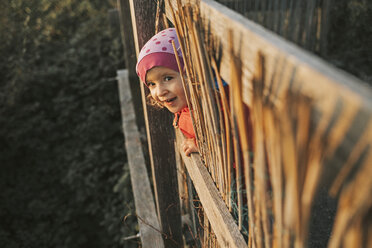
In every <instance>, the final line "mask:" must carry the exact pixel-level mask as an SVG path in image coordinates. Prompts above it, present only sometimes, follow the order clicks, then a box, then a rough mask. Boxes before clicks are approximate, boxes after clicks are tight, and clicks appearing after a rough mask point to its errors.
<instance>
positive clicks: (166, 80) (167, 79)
mask: <svg viewBox="0 0 372 248" xmlns="http://www.w3.org/2000/svg"><path fill="white" fill-rule="evenodd" d="M172 79H173V77H171V76H165V77H164V81H165V82H168V81H170V80H172Z"/></svg>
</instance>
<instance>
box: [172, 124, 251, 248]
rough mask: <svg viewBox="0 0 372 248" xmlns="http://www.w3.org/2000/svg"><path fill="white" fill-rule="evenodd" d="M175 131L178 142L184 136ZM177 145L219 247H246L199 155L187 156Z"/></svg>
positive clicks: (180, 141)
mask: <svg viewBox="0 0 372 248" xmlns="http://www.w3.org/2000/svg"><path fill="white" fill-rule="evenodd" d="M176 133H177V140H178V142H179V143H178V144H180V143H182V141H183V140H184V137H183V135H182V133H181V132H180V131H179V130H176ZM178 147H179V152H180V153H181V156H182V159H183V161H184V163H185V165H186V168H187V171H188V173H189V175H190V178H191V180H192V181H193V184H194V187H195V189H196V192H197V193H198V196H199V199H200V202H201V203H202V206H203V208H204V211H205V214H206V215H207V217H208V221H209V222H210V223H211V225H212V229H213V231H214V232H215V234H216V236H217V241H218V243H219V245H220V247H226V248H228V247H236V248H237V247H247V244H246V243H245V241H244V238H243V236H242V234H241V233H240V232H239V228H238V226H237V224H236V223H235V221H234V219H233V217H232V216H231V214H230V212H229V211H228V209H227V206H226V204H225V203H224V202H223V201H222V198H221V195H220V193H219V192H218V190H217V188H216V186H215V184H214V182H213V180H212V178H211V176H210V174H209V173H208V171H207V168H206V167H205V166H204V164H203V163H202V161H201V159H200V155H199V154H198V153H192V154H191V157H187V156H186V155H185V153H184V152H183V151H182V149H181V147H180V146H179V145H178Z"/></svg>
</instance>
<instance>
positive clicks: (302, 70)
mask: <svg viewBox="0 0 372 248" xmlns="http://www.w3.org/2000/svg"><path fill="white" fill-rule="evenodd" d="M187 2H189V1H186V0H183V1H182V3H184V4H185V3H187ZM196 2H198V1H191V3H193V4H196ZM169 4H172V6H173V9H175V10H177V9H178V8H177V4H176V1H169V2H168V1H167V2H166V14H167V17H168V18H169V19H170V20H171V21H173V20H172V19H173V18H172V10H171V7H170V6H169ZM200 14H201V18H202V20H203V25H204V28H205V30H207V32H208V33H209V34H210V35H211V36H213V37H214V38H215V39H216V40H218V41H219V42H220V48H221V51H222V59H221V64H220V68H221V69H220V72H221V76H222V77H223V78H224V79H225V81H226V82H227V83H229V82H230V81H231V79H230V65H231V56H236V57H238V58H240V60H241V62H242V63H241V64H242V72H243V75H242V82H243V87H242V91H243V101H244V102H245V103H246V104H247V105H248V106H252V79H253V75H254V71H255V70H256V68H255V66H256V60H257V56H258V54H259V53H261V54H262V55H263V57H264V60H265V63H264V72H265V74H264V78H265V85H264V87H265V92H264V94H267V95H268V97H270V98H271V99H272V101H273V102H274V103H275V105H276V107H278V108H281V106H282V104H283V102H285V98H286V95H287V92H288V91H295V92H296V93H300V94H302V95H304V96H307V97H309V98H310V99H312V103H313V104H314V113H313V116H312V124H313V125H314V126H315V127H316V126H319V125H325V126H326V127H327V132H328V133H327V136H326V138H327V143H328V144H329V146H328V147H327V149H329V151H328V153H327V154H328V155H329V156H331V154H333V153H337V154H336V155H335V156H334V157H335V158H332V160H333V161H335V162H333V161H331V164H332V165H331V166H327V167H326V168H325V169H326V170H330V173H327V172H326V171H325V172H326V173H325V174H324V175H327V176H325V177H327V178H326V179H325V180H322V181H324V182H325V181H328V182H332V177H333V176H334V175H336V174H337V173H336V172H337V170H339V169H340V168H341V167H342V165H343V161H345V160H346V158H347V156H348V155H349V154H350V152H351V150H352V148H353V147H354V146H355V144H356V143H357V141H358V139H359V138H360V136H361V135H363V131H364V128H365V127H364V126H365V124H366V123H368V122H369V121H370V120H371V119H372V89H371V88H370V87H369V86H368V85H367V84H366V83H365V82H363V81H361V80H359V79H357V78H356V77H354V76H352V75H350V74H348V73H346V72H344V71H342V70H340V69H337V68H335V67H334V66H332V65H330V64H329V63H327V62H326V61H324V60H322V59H321V58H319V57H317V56H315V55H313V54H310V53H309V52H307V51H305V50H303V49H301V48H300V47H298V46H296V45H294V44H293V43H291V42H288V41H286V40H284V39H283V38H281V37H280V36H278V35H277V34H275V33H273V32H271V31H269V30H267V29H265V28H263V27H262V26H260V25H258V24H256V23H254V22H252V21H250V20H248V19H246V18H244V17H243V16H242V15H239V14H238V13H236V12H234V11H232V10H230V9H228V8H227V7H225V6H222V5H221V4H219V3H217V2H215V1H211V0H201V1H200ZM229 32H232V37H233V39H232V41H233V47H234V54H231V52H230V50H229V43H228V42H229V41H228V39H227V36H228V34H229ZM328 117H331V118H328ZM327 118H328V119H327ZM326 120H330V121H329V122H328V123H325V121H326ZM359 126H360V128H357V127H359ZM332 166H334V167H333V168H332ZM331 174H332V176H330V175H331Z"/></svg>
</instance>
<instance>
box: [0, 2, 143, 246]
mask: <svg viewBox="0 0 372 248" xmlns="http://www.w3.org/2000/svg"><path fill="white" fill-rule="evenodd" d="M115 5H116V1H99V0H95V1H80V0H70V1H62V0H45V1H42V0H28V1H22V0H12V1H0V54H1V57H0V75H1V76H0V247H4V248H5V247H6V248H16V247H35V248H36V247H38V248H42V247H56V248H57V247H69V248H73V247H122V246H123V244H124V245H125V247H130V246H132V247H137V243H135V241H126V242H125V243H124V241H123V237H125V236H129V235H133V234H136V222H137V220H136V218H135V216H134V213H135V211H134V206H133V200H132V193H131V187H130V178H129V174H128V168H127V166H126V167H125V166H124V165H125V163H126V154H125V150H124V143H123V142H124V139H123V134H122V129H121V115H120V106H119V98H118V90H117V81H116V80H115V77H116V70H117V69H121V68H124V66H125V65H124V61H123V52H122V44H121V40H120V32H119V29H118V27H115V28H113V27H110V25H109V18H108V10H109V9H111V8H113V7H115Z"/></svg>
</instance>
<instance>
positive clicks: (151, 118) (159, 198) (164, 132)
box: [129, 0, 183, 247]
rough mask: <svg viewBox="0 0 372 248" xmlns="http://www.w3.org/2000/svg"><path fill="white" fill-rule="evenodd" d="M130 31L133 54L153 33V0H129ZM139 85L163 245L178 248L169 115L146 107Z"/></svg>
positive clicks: (179, 231) (180, 242)
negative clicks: (134, 47)
mask: <svg viewBox="0 0 372 248" xmlns="http://www.w3.org/2000/svg"><path fill="white" fill-rule="evenodd" d="M129 3H130V8H131V16H132V24H133V33H134V39H135V45H136V51H137V54H138V52H139V49H140V48H141V47H143V45H144V44H145V43H146V42H147V40H149V39H150V38H151V37H152V36H153V35H154V34H155V15H156V4H155V1H148V0H135V1H133V0H130V2H129ZM140 85H141V92H142V103H143V109H144V114H145V124H146V130H147V139H148V144H149V154H150V162H151V169H152V175H153V180H154V191H155V192H154V193H155V198H156V203H157V210H158V216H159V219H160V223H161V227H162V231H163V235H164V244H165V247H182V246H183V239H182V228H181V212H180V201H179V197H178V183H177V171H176V161H175V155H174V143H173V140H174V130H173V127H172V115H171V114H170V113H169V112H168V111H167V110H155V109H153V108H151V107H150V108H147V106H146V95H147V93H148V91H147V88H146V89H145V87H144V86H143V84H140Z"/></svg>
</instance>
